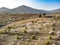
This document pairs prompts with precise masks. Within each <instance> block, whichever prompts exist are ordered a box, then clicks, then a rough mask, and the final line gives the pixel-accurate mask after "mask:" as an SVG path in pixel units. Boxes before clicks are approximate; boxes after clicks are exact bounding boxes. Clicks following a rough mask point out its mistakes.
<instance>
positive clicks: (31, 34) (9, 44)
mask: <svg viewBox="0 0 60 45" xmlns="http://www.w3.org/2000/svg"><path fill="white" fill-rule="evenodd" d="M59 30H60V19H55V18H34V19H28V20H23V21H17V22H13V23H11V24H8V25H6V26H4V27H2V28H1V30H0V40H1V42H0V45H47V44H48V45H53V44H57V45H59V44H60V43H59V40H58V38H56V37H57V36H56V35H57V34H56V33H57V32H58V31H59ZM56 40H57V41H56ZM2 42H3V43H2Z"/></svg>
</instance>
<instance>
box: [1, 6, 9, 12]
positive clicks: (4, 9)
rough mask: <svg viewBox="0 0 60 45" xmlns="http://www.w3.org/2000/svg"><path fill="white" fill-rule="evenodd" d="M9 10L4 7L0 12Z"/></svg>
mask: <svg viewBox="0 0 60 45" xmlns="http://www.w3.org/2000/svg"><path fill="white" fill-rule="evenodd" d="M7 10H9V9H8V8H6V7H2V8H0V11H7Z"/></svg>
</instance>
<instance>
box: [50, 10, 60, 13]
mask: <svg viewBox="0 0 60 45" xmlns="http://www.w3.org/2000/svg"><path fill="white" fill-rule="evenodd" d="M50 12H51V13H60V9H55V10H51V11H50Z"/></svg>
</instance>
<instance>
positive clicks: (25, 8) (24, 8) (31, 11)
mask: <svg viewBox="0 0 60 45" xmlns="http://www.w3.org/2000/svg"><path fill="white" fill-rule="evenodd" d="M0 11H2V12H3V11H5V12H7V13H13V14H15V13H20V14H24V13H28V14H38V13H58V12H59V13H60V9H56V10H51V11H47V10H38V9H34V8H31V7H28V6H25V5H22V6H19V7H17V8H14V9H8V8H5V7H2V8H0Z"/></svg>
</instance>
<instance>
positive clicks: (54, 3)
mask: <svg viewBox="0 0 60 45" xmlns="http://www.w3.org/2000/svg"><path fill="white" fill-rule="evenodd" d="M21 5H26V6H29V7H32V8H36V9H44V10H52V9H57V8H60V0H0V8H1V7H7V8H10V9H12V8H16V7H18V6H21Z"/></svg>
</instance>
